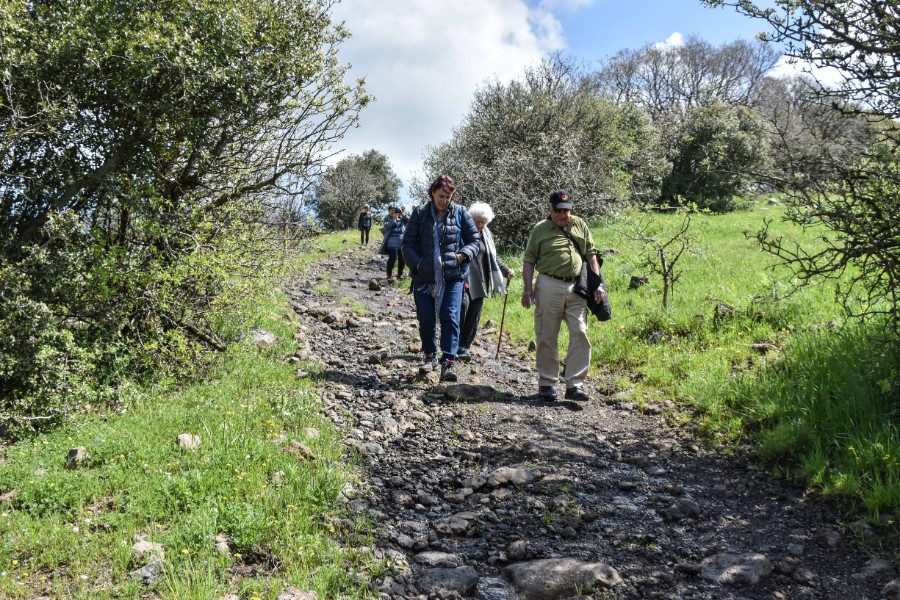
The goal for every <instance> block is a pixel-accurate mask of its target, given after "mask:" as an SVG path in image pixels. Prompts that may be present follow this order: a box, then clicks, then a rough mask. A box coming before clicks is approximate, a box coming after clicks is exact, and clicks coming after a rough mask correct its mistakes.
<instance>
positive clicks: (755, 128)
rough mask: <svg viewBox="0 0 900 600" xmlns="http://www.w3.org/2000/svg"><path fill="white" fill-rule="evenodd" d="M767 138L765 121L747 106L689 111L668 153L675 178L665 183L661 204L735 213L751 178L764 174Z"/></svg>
mask: <svg viewBox="0 0 900 600" xmlns="http://www.w3.org/2000/svg"><path fill="white" fill-rule="evenodd" d="M768 135H769V133H768V129H767V127H766V125H765V122H764V121H763V119H762V117H761V116H759V115H758V114H757V113H755V112H754V111H753V110H751V109H749V108H746V107H743V106H728V105H726V104H722V103H714V104H712V105H710V106H706V107H701V108H695V109H693V110H691V111H690V112H689V113H688V114H687V117H686V118H685V121H684V123H683V124H682V125H681V127H680V133H679V135H678V137H677V138H676V140H675V141H674V143H673V144H672V147H671V150H670V152H671V156H672V172H671V173H670V174H669V175H668V176H667V177H666V178H665V180H664V182H663V187H662V201H663V202H664V203H668V204H674V203H678V202H689V203H694V204H696V205H697V206H699V207H700V208H708V209H711V210H716V211H721V210H725V209H730V208H732V207H731V206H730V201H731V199H732V198H733V197H734V196H735V195H736V194H738V193H739V192H740V190H741V189H742V187H743V186H744V184H745V183H746V181H747V179H748V175H747V174H748V173H751V172H760V171H764V170H765V166H766V162H767V161H766V158H767V156H768Z"/></svg>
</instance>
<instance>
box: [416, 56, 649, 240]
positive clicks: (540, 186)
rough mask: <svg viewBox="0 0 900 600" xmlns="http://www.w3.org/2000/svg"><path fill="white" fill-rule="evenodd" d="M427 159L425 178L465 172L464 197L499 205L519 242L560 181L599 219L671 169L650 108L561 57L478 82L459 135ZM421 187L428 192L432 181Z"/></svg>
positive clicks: (498, 225)
mask: <svg viewBox="0 0 900 600" xmlns="http://www.w3.org/2000/svg"><path fill="white" fill-rule="evenodd" d="M424 162H425V166H424V170H425V172H426V173H428V174H429V175H427V176H426V179H430V178H431V177H433V175H431V174H433V173H449V174H450V175H451V176H452V177H453V178H454V179H455V180H456V182H457V184H458V185H459V188H458V191H457V196H458V199H459V201H460V202H462V203H464V204H470V203H472V202H476V201H483V202H487V203H489V204H491V206H492V208H493V209H494V212H495V213H496V214H497V219H496V220H495V221H494V223H493V224H492V225H491V228H492V230H493V231H494V232H495V234H496V235H497V239H498V240H499V241H500V243H501V244H510V245H524V242H525V240H526V239H527V236H528V231H529V230H530V229H531V227H532V226H533V225H534V223H535V222H536V221H537V220H538V219H540V218H541V217H543V216H546V209H547V198H548V197H549V195H550V192H552V191H553V190H554V189H556V188H559V187H563V188H565V189H567V190H568V191H569V192H570V193H572V194H573V195H574V197H575V201H576V204H577V206H578V210H579V212H580V213H581V214H582V215H584V216H588V217H594V216H597V215H600V214H603V213H604V212H606V211H608V210H609V209H610V207H611V206H613V205H614V204H616V203H617V202H619V201H621V200H623V199H628V198H630V197H631V196H632V195H633V193H649V194H653V195H656V194H657V193H658V187H656V188H655V189H653V188H654V186H658V184H659V181H660V173H661V172H662V170H663V169H664V168H665V160H664V157H663V155H662V150H661V147H660V146H659V137H658V135H657V133H656V131H655V129H654V128H653V126H652V124H651V123H650V120H649V118H648V117H647V116H646V114H644V113H643V112H642V111H641V110H639V109H636V108H635V107H633V106H627V107H617V106H615V105H614V104H613V103H611V102H610V101H609V100H607V99H605V98H604V97H603V96H602V95H600V94H599V93H598V92H597V91H596V90H595V89H594V87H593V86H592V85H591V84H590V82H589V80H588V79H587V78H586V76H584V75H583V74H582V73H581V72H580V71H579V68H578V67H577V65H574V64H570V63H567V62H565V61H563V60H562V59H560V58H558V57H555V58H552V59H549V60H547V61H545V62H544V63H542V64H541V65H540V66H538V67H535V68H532V69H528V70H526V72H525V73H524V75H523V76H522V78H521V79H519V80H514V81H510V82H490V83H488V84H486V85H485V86H484V87H483V88H481V89H479V90H478V91H477V92H476V94H475V98H474V99H473V101H472V106H471V108H470V110H469V113H468V114H467V115H466V116H465V117H464V119H463V123H462V124H461V126H460V127H458V128H457V129H456V130H455V131H454V134H453V139H452V140H451V141H449V142H447V143H445V144H442V145H440V146H438V147H436V148H431V149H429V153H428V155H427V156H426V158H425V161H424ZM418 187H419V195H420V197H422V198H423V199H425V198H426V196H425V194H424V189H425V187H427V183H425V182H420V184H419V186H418ZM648 188H650V189H648Z"/></svg>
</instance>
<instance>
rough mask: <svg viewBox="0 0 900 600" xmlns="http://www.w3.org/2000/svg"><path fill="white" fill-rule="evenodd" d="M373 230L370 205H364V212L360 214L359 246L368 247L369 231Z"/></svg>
mask: <svg viewBox="0 0 900 600" xmlns="http://www.w3.org/2000/svg"><path fill="white" fill-rule="evenodd" d="M371 229H372V213H370V212H369V205H368V204H363V209H362V212H361V213H359V245H360V246H366V245H368V243H369V230H371Z"/></svg>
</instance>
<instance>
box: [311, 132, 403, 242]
mask: <svg viewBox="0 0 900 600" xmlns="http://www.w3.org/2000/svg"><path fill="white" fill-rule="evenodd" d="M399 188H400V178H399V177H397V175H396V174H395V173H394V170H393V169H392V168H391V163H390V160H389V159H388V157H387V156H385V155H384V154H381V153H380V152H378V151H377V150H369V151H367V152H364V153H363V154H362V155H360V156H357V155H353V156H350V157H348V158H345V159H343V160H341V161H340V162H338V163H337V164H336V165H334V166H333V167H329V168H328V170H327V171H325V174H324V175H322V177H321V180H320V182H319V185H318V187H317V189H316V196H315V199H314V202H313V204H314V207H315V209H316V211H317V214H318V217H319V220H321V221H322V222H323V223H325V224H326V226H327V227H328V228H329V229H348V228H351V227H356V224H357V219H358V217H359V213H360V212H361V211H362V205H363V204H368V205H369V206H370V207H371V208H384V207H387V206H388V205H389V204H393V203H395V202H397V201H398V200H399V199H400V192H399Z"/></svg>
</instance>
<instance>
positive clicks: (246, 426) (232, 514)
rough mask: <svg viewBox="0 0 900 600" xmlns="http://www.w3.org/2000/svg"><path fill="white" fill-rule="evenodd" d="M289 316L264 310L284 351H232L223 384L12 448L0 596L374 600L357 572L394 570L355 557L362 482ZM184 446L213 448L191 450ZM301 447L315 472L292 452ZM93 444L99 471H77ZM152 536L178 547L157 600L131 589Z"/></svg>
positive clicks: (277, 305)
mask: <svg viewBox="0 0 900 600" xmlns="http://www.w3.org/2000/svg"><path fill="white" fill-rule="evenodd" d="M330 240H331V238H326V239H325V242H329V241H330ZM285 309H286V302H285V301H284V299H283V298H280V297H278V296H276V295H275V294H272V295H271V297H268V298H262V299H260V304H259V309H258V314H257V316H256V321H255V322H256V324H257V325H258V326H260V327H262V328H265V329H268V330H270V331H273V332H275V333H276V334H278V335H279V336H280V338H281V340H282V342H281V343H280V344H279V345H277V346H275V347H272V348H268V349H265V350H260V349H257V348H255V347H252V346H251V345H250V344H249V343H244V344H241V345H238V346H236V347H234V348H232V349H231V350H229V351H228V352H227V354H226V355H225V356H222V357H221V359H220V361H219V363H218V364H217V365H216V368H214V369H212V370H211V372H213V373H215V374H216V375H215V376H214V377H212V378H210V379H209V380H208V381H205V382H203V383H198V384H194V385H189V386H186V387H184V388H183V389H177V388H174V387H173V386H165V385H161V386H160V387H159V388H157V389H143V390H138V389H133V390H131V391H130V392H129V393H128V394H127V401H126V402H124V403H123V406H124V407H125V408H123V409H122V410H120V411H119V412H117V413H114V414H100V413H98V414H97V415H96V416H94V417H87V418H85V419H83V420H81V421H80V422H78V423H73V424H71V425H68V426H66V427H63V428H60V429H56V430H54V431H51V432H48V433H45V434H41V435H38V436H36V437H34V438H31V439H28V440H25V441H21V442H19V443H17V444H14V445H11V446H7V447H5V448H4V449H3V452H2V457H0V493H6V492H13V494H12V498H10V499H8V500H7V501H5V502H2V503H0V597H3V598H33V597H35V596H39V595H47V596H51V597H65V598H92V599H93V598H101V599H102V598H124V597H128V598H131V597H138V596H141V595H143V594H146V593H151V594H152V593H155V594H158V595H160V596H162V597H165V598H197V599H201V598H204V599H206V598H215V597H219V596H222V595H224V594H226V593H237V594H239V595H240V597H242V598H253V597H259V598H274V597H275V596H277V593H278V591H279V590H281V589H283V588H284V587H286V586H289V585H294V586H297V587H300V588H301V589H309V590H315V591H317V592H318V593H319V596H320V597H325V598H334V597H338V596H340V597H346V598H369V597H372V596H373V594H374V593H373V592H372V591H370V590H367V589H365V587H363V586H361V585H360V584H359V583H358V582H357V580H356V578H355V577H354V574H355V573H356V572H366V571H367V570H370V569H374V570H380V569H383V565H380V564H378V563H377V562H376V561H374V560H373V559H372V558H371V557H368V556H366V555H364V554H362V553H361V552H358V551H356V550H353V549H354V548H361V547H368V546H369V545H370V544H371V539H370V537H369V535H368V534H367V533H366V526H365V524H364V523H362V522H358V521H357V520H355V519H354V518H348V517H347V516H346V515H344V514H343V511H342V509H341V504H340V503H339V502H338V496H339V494H340V492H341V491H342V490H343V489H344V487H345V486H346V485H348V484H350V483H351V482H353V481H354V480H355V478H356V477H357V474H356V472H355V468H354V466H353V465H352V464H348V463H347V461H346V460H345V459H344V453H343V446H342V444H341V442H340V438H339V435H338V433H337V432H336V431H335V430H334V428H333V427H332V425H331V424H330V422H328V421H326V420H323V419H322V418H321V417H320V416H319V412H320V411H319V406H318V400H317V398H318V395H317V393H316V389H315V381H311V380H301V379H298V378H297V376H296V374H295V368H294V367H292V366H291V365H289V364H288V363H287V362H286V361H284V357H285V356H286V355H288V354H290V353H292V352H294V351H295V350H296V346H295V342H294V341H293V329H292V328H291V325H290V323H288V322H287V321H286V320H285V319H282V318H279V313H281V314H283V313H284V312H285ZM312 429H314V430H315V431H316V432H318V435H315V433H314V432H312V431H311V430H312ZM181 433H191V434H194V435H197V436H199V437H200V439H201V444H200V446H199V448H197V449H196V450H194V451H190V450H183V449H180V448H179V446H178V443H177V437H178V435H179V434H181ZM292 442H300V443H302V444H305V445H306V446H308V447H309V448H310V449H311V450H312V453H313V455H314V459H303V458H299V457H298V456H296V455H295V454H292V453H290V452H286V451H285V448H287V447H289V446H290V444H291V443H292ZM77 446H84V447H85V448H86V449H87V451H88V453H89V454H90V460H89V462H88V463H87V464H86V465H85V466H83V467H81V468H78V469H74V470H69V469H66V468H65V462H66V460H65V459H66V455H67V452H68V451H69V449H70V448H73V447H77ZM221 534H224V535H227V536H228V538H229V540H230V553H228V554H227V555H222V554H219V553H218V552H217V551H216V549H215V538H216V536H217V535H221ZM138 536H141V537H144V538H145V539H147V540H148V541H152V542H156V543H159V544H162V546H163V547H164V548H165V561H164V571H163V574H162V577H161V578H160V579H159V580H158V581H157V582H156V583H155V584H153V587H152V588H151V589H150V590H146V589H144V588H143V586H142V584H141V583H139V582H135V581H132V580H131V578H130V577H129V572H131V571H132V570H134V569H137V568H139V567H141V566H143V564H146V562H147V561H146V560H140V559H138V558H137V557H136V556H134V554H133V552H132V550H131V548H132V546H133V544H134V543H135V541H136V539H137V537H138ZM248 569H254V572H255V575H254V576H252V577H246V576H242V575H241V573H246V572H247V570H248Z"/></svg>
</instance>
